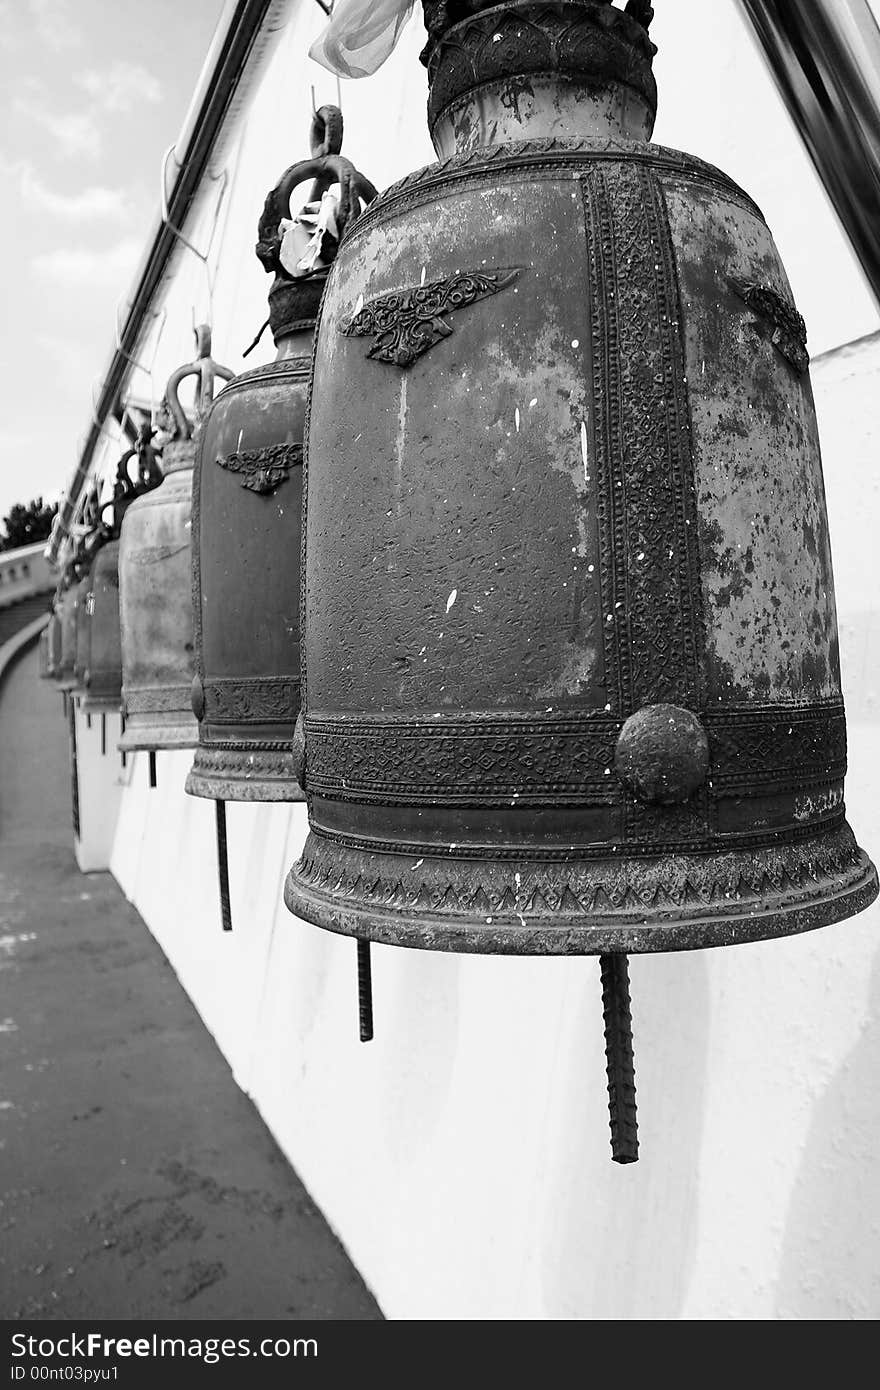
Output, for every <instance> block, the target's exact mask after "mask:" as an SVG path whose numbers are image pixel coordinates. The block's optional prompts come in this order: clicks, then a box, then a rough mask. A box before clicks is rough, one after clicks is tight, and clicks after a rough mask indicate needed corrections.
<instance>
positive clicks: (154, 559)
mask: <svg viewBox="0 0 880 1390" xmlns="http://www.w3.org/2000/svg"><path fill="white" fill-rule="evenodd" d="M196 347H197V358H196V360H195V361H194V362H190V363H188V364H187V365H186V366H183V367H179V368H178V369H177V371H175V372H174V373H173V374H172V376H171V378H170V379H169V382H168V387H167V391H166V397H165V402H164V405H163V417H162V426H163V431H164V433H165V436H166V442H165V443H164V446H163V449H162V474H163V477H162V481H161V483H160V484H159V486H158V487H155V488H152V489H150V490H149V491H147V492H145V493H144V495H142V496H140V497H137V498H136V499H135V500H134V501H132V502H131V505H130V506H129V507H128V509H127V511H126V513H125V516H124V519H123V522H122V532H121V536H120V543H119V609H120V622H121V629H122V704H123V712H124V716H125V731H124V733H123V735H122V737H121V739H120V740H119V747H120V749H122V750H123V751H124V752H127V751H131V750H134V749H149V750H151V751H155V750H156V749H158V748H192V747H193V746H194V745H195V744H196V742H197V741H198V730H197V725H196V721H195V718H194V716H193V713H192V706H191V703H190V686H191V684H192V678H193V674H194V671H193V621H192V592H191V590H192V580H191V573H190V568H191V544H190V512H191V504H192V469H193V461H194V458H195V441H194V439H193V424H192V422H191V421H190V420H189V418H188V417H187V415H186V412H185V411H184V409H183V406H182V405H181V403H180V397H179V394H178V389H179V387H180V384H181V382H182V381H184V380H185V379H186V378H187V377H190V376H195V377H197V378H198V383H199V384H198V393H197V398H196V423H198V421H200V420H201V418H202V416H203V415H204V413H205V411H206V410H207V408H208V406H209V405H210V403H211V399H212V397H213V392H214V381H215V378H216V377H218V376H219V377H223V378H225V379H226V380H229V379H230V378H231V377H232V372H231V371H230V370H229V369H228V368H226V367H221V366H219V365H218V364H217V363H216V362H215V361H214V360H213V358H212V357H211V333H210V329H209V328H208V327H207V326H205V325H202V326H200V327H199V328H197V329H196Z"/></svg>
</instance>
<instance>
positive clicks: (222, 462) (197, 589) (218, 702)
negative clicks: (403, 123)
mask: <svg viewBox="0 0 880 1390" xmlns="http://www.w3.org/2000/svg"><path fill="white" fill-rule="evenodd" d="M341 142H342V116H341V113H340V112H339V111H338V109H337V108H335V107H322V108H321V110H320V111H319V112H318V113H316V116H315V121H314V123H313V131H312V158H311V159H309V160H306V161H303V162H302V163H300V164H294V165H292V166H291V168H290V169H288V170H286V171H285V173H284V174H283V175H282V178H281V180H280V181H279V183H278V185H277V186H276V187H275V188H274V189H273V190H272V192H271V193H270V194H269V196H268V197H267V199H266V203H265V207H264V210H263V215H262V217H261V219H260V224H259V241H258V243H257V255H258V257H259V259H260V261H261V262H262V263H263V265H264V266H265V268H266V269H267V270H269V271H271V272H272V273H273V274H274V276H275V280H274V282H273V287H272V290H271V291H270V319H269V322H270V325H271V327H272V333H273V337H274V340H275V344H276V347H277V349H278V356H277V358H276V360H275V361H274V362H272V363H269V364H268V365H266V366H263V367H258V368H256V369H255V370H254V371H250V372H244V373H243V374H242V375H241V376H238V377H236V379H235V380H234V381H233V382H231V383H230V384H229V385H228V386H227V387H226V389H225V390H224V391H223V392H222V393H221V395H220V396H219V397H218V398H217V400H216V401H215V402H214V404H213V406H212V407H211V409H210V411H209V412H208V413H207V416H206V418H205V421H204V424H203V427H202V431H201V437H200V443H199V448H198V457H197V461H196V469H195V479H194V489H193V591H192V603H193V613H194V615H195V647H196V675H195V678H194V680H193V686H192V707H193V711H194V713H195V715H196V717H197V719H198V720H199V746H198V750H197V752H196V757H195V761H194V763H193V767H192V770H191V772H190V774H189V776H188V778H187V782H186V789H187V791H188V792H190V793H191V794H192V795H194V796H206V797H214V798H219V799H220V800H233V801H301V800H302V799H303V792H302V789H301V787H300V785H299V783H298V781H297V777H296V771H295V768H294V763H293V755H292V742H293V734H294V726H295V723H296V719H297V715H298V714H299V709H300V653H299V637H300V625H299V608H300V537H301V532H302V455H303V430H304V425H305V413H306V399H307V394H308V382H309V373H310V368H311V350H312V342H313V333H314V320H315V315H316V313H317V310H318V304H319V302H320V293H321V290H322V289H323V286H324V283H325V282H326V278H327V270H326V267H325V266H324V265H323V264H322V266H321V267H319V268H318V269H317V270H315V271H313V272H312V273H311V274H309V275H308V276H304V277H302V278H295V277H292V276H291V274H289V273H288V271H287V270H286V269H285V267H284V265H283V264H282V260H281V255H282V223H284V224H285V225H289V221H290V213H291V209H290V196H291V193H292V192H293V190H294V189H295V188H297V187H298V186H300V185H301V184H302V182H303V180H304V179H314V180H315V183H314V185H313V187H312V191H311V195H310V197H311V200H312V201H314V199H315V198H316V197H317V196H320V194H321V193H322V192H324V191H326V188H327V187H328V185H329V182H332V181H333V180H335V179H338V180H339V182H340V183H341V184H342V185H343V186H344V188H345V189H346V190H347V193H346V196H347V197H348V198H349V199H350V210H349V213H347V214H345V217H347V216H353V215H354V213H355V211H356V210H357V209H358V208H359V207H360V203H361V201H362V200H363V199H364V198H366V197H369V196H373V195H374V194H375V190H374V189H373V188H372V185H370V184H368V183H367V181H366V180H364V179H363V176H362V175H360V174H358V173H357V171H356V170H354V168H353V166H352V165H351V164H349V163H348V161H347V160H344V159H342V158H341V156H340V154H339V151H340V148H341ZM345 217H343V215H342V213H340V214H339V215H338V220H339V221H340V222H341V223H342V225H344V222H345ZM333 254H335V246H333V245H327V246H322V261H328V262H329V260H330V259H331V258H332V256H333ZM224 824H225V822H224ZM218 825H219V821H218Z"/></svg>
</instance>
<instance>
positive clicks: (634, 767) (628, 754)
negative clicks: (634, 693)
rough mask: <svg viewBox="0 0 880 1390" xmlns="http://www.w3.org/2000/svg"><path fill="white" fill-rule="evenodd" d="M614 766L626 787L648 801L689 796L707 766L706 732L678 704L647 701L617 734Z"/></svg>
mask: <svg viewBox="0 0 880 1390" xmlns="http://www.w3.org/2000/svg"><path fill="white" fill-rule="evenodd" d="M614 770H615V772H616V773H617V775H618V777H619V778H620V781H621V782H622V783H623V785H624V787H626V789H627V791H628V792H631V793H632V795H633V796H635V797H637V798H638V799H639V801H645V802H647V803H648V805H651V806H673V805H677V804H680V803H682V802H684V801H688V800H690V798H691V797H692V796H693V794H694V792H695V791H697V789H698V788H699V787H701V786H702V785H703V783H704V782H705V780H706V775H707V773H708V771H709V740H708V739H707V737H706V731H705V729H704V728H703V726H702V724H701V723H700V721H699V719H698V718H697V716H696V715H695V714H692V713H691V711H690V710H687V709H682V708H681V707H680V706H679V705H645V706H644V707H643V708H642V709H640V710H636V712H635V714H631V715H630V717H629V719H627V721H626V723H625V724H624V726H623V728H622V729H621V731H620V734H619V735H618V739H617V745H616V748H615V750H614Z"/></svg>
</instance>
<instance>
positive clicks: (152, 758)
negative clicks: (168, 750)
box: [149, 748, 158, 787]
mask: <svg viewBox="0 0 880 1390" xmlns="http://www.w3.org/2000/svg"><path fill="white" fill-rule="evenodd" d="M149 759H150V786H151V787H155V785H156V782H157V780H158V779H157V777H156V754H155V751H154V750H153V749H152V748H151V749H150V753H149Z"/></svg>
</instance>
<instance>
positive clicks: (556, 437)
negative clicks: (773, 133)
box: [286, 0, 877, 1161]
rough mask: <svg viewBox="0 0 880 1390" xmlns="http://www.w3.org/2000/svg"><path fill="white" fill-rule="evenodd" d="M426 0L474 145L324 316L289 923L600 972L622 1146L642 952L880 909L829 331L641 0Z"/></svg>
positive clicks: (630, 1106)
mask: <svg viewBox="0 0 880 1390" xmlns="http://www.w3.org/2000/svg"><path fill="white" fill-rule="evenodd" d="M425 9H426V13H427V18H428V21H429V24H428V27H429V31H430V32H431V40H430V42H429V45H428V48H427V50H426V54H425V55H424V56H425V58H426V62H427V66H428V76H429V87H430V95H429V104H428V113H429V122H430V127H431V132H432V137H433V141H434V145H435V148H436V149H437V151H438V154H440V155H442V156H448V157H444V158H443V159H442V162H441V163H439V164H434V165H432V166H430V167H428V168H426V169H423V170H422V171H420V172H418V173H415V174H412V175H410V176H409V177H408V178H406V179H404V180H403V181H402V183H400V184H398V185H397V186H395V187H392V188H391V189H389V190H388V191H387V192H386V193H384V194H383V195H382V196H380V197H379V198H378V199H377V200H376V201H375V202H374V203H373V204H372V206H371V207H370V208H369V209H368V210H367V211H366V212H365V213H364V215H363V216H362V217H361V218H360V219H358V221H357V223H356V224H355V225H354V227H352V228H351V230H350V232H349V234H348V235H347V236H346V239H345V241H344V243H343V245H342V247H341V249H340V253H339V256H338V258H337V261H336V263H335V265H334V267H333V270H332V271H331V274H330V277H329V280H328V284H327V290H326V293H325V295H324V300H323V304H322V309H321V314H320V318H319V324H318V333H317V345H316V352H315V362H314V382H315V386H314V393H313V397H312V401H311V415H310V424H309V430H308V437H307V518H306V527H305V572H304V590H305V592H304V634H303V637H304V651H303V658H304V700H303V706H304V736H305V788H306V793H307V799H308V809H309V822H310V834H309V837H308V840H307V842H306V845H305V848H304V851H303V854H302V858H301V859H300V861H299V862H298V863H297V864H296V865H295V866H294V868H293V869H292V870H291V873H290V875H289V877H288V881H287V886H286V901H287V904H288V906H289V908H290V909H291V910H292V911H293V912H295V913H297V914H298V915H299V916H301V917H304V918H306V919H307V920H309V921H312V922H315V923H317V924H318V925H320V926H323V927H326V928H329V929H330V930H332V931H337V932H343V933H346V934H348V935H354V936H357V937H358V938H360V939H361V940H362V941H369V940H375V941H381V942H387V943H391V944H398V945H407V946H417V947H427V948H433V949H443V950H458V951H480V952H518V953H524V954H545V953H554V954H561V953H566V954H567V953H598V954H601V955H602V958H603V981H604V983H605V1000H606V1025H607V1028H608V1044H609V1078H611V1077H612V1075H614V1076H615V1077H616V1078H617V1080H616V1081H615V1082H614V1086H613V1088H612V1116H613V1117H614V1115H615V1113H616V1116H617V1118H616V1120H615V1125H616V1131H615V1140H614V1143H615V1149H616V1151H615V1157H617V1158H619V1159H621V1161H627V1159H632V1158H634V1157H635V1141H634V1136H635V1127H634V1126H635V1113H634V1102H633V1098H632V1085H631V1071H628V1070H627V1068H628V1065H629V1063H628V1056H627V1054H628V1051H629V1044H628V1014H627V1007H626V960H625V953H626V952H631V951H669V950H677V949H685V948H691V947H700V946H715V945H728V944H733V943H735V942H741V941H754V940H757V939H760V938H763V937H771V936H778V935H784V934H787V933H792V932H800V931H804V930H807V929H809V928H812V927H819V926H822V925H824V924H825V923H829V922H833V921H836V920H838V919H840V918H843V917H846V916H849V915H851V914H853V913H855V912H859V911H861V910H862V909H863V908H864V907H866V906H867V905H868V904H869V903H870V902H871V901H872V900H873V898H874V897H875V896H876V893H877V878H876V873H875V870H874V868H873V865H872V864H871V863H870V861H869V860H868V858H867V856H866V855H865V854H864V852H863V851H862V850H860V849H859V847H858V845H857V844H856V841H855V839H854V838H853V834H852V832H851V830H850V828H849V826H848V825H847V823H846V820H845V816H844V804H843V777H844V771H845V766H846V737H845V723H844V712H843V703H842V700H841V693H840V673H839V666H838V651H837V626H836V615H835V607H834V590H833V579H832V573H831V557H830V551H829V541H828V528H827V520H826V514H825V501H824V492H823V482H822V470H821V462H820V456H819V443H818V438H817V432H816V421H815V414H814V408H813V400H812V395H811V391H810V383H809V374H808V370H807V368H808V362H809V357H808V353H807V348H806V333H805V329H804V324H803V320H802V319H801V316H800V315H799V313H798V312H797V309H796V308H795V305H794V304H793V302H792V296H791V290H790V288H789V285H788V281H787V279H786V276H785V272H784V270H783V268H782V265H781V263H780V261H779V257H778V254H777V252H776V249H775V247H774V244H773V241H772V239H771V236H770V233H769V232H768V230H767V227H766V224H765V222H764V220H763V217H762V216H761V213H760V210H759V209H758V208H757V207H756V206H755V204H754V203H753V202H752V201H751V199H750V198H749V197H748V195H747V194H746V193H744V192H743V191H742V190H741V189H740V188H738V187H737V185H736V184H735V183H733V182H732V180H730V179H729V178H727V177H726V176H725V175H724V174H723V173H721V172H720V171H719V170H717V169H715V168H713V167H711V166H709V165H707V164H705V163H703V162H702V161H700V160H698V159H694V158H692V157H690V156H688V155H683V154H680V153H678V152H676V151H674V150H668V149H663V148H660V147H658V146H654V145H651V144H649V143H648V139H649V136H650V133H651V130H652V128H653V121H654V114H655V109H656V90H655V84H654V78H653V75H652V71H651V65H652V56H653V53H654V51H655V50H654V46H653V44H652V43H651V41H650V39H649V37H648V34H647V25H648V22H649V20H650V15H651V12H650V9H649V7H648V6H647V5H645V4H642V3H638V2H637V0H631V2H630V4H629V5H628V6H627V11H626V12H624V11H622V10H619V9H617V8H615V7H614V6H612V5H611V4H610V3H560V4H553V5H549V4H540V3H529V2H528V0H525V2H524V3H510V4H503V5H496V6H494V7H487V6H485V5H481V4H473V3H469V4H463V3H458V4H456V3H448V4H444V5H442V6H441V5H439V4H428V3H426V5H425ZM472 12H474V13H472ZM450 25H451V27H449V26H450ZM618 1063H620V1064H621V1065H620V1068H618ZM621 1078H624V1079H623V1080H621ZM627 1078H628V1079H627ZM615 1107H616V1110H615Z"/></svg>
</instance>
